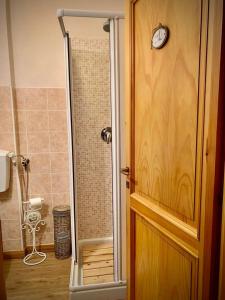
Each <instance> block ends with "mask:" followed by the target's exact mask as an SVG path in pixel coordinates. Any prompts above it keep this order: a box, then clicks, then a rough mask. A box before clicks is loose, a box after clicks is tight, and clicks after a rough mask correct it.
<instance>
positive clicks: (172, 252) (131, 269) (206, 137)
mask: <svg viewBox="0 0 225 300" xmlns="http://www.w3.org/2000/svg"><path fill="white" fill-rule="evenodd" d="M127 17H128V18H127V43H126V44H127V45H128V48H127V52H126V53H127V55H128V56H127V74H128V75H127V128H128V129H127V139H128V145H129V147H128V153H127V160H128V161H127V164H128V166H129V168H130V174H129V177H128V180H129V181H130V189H129V191H128V281H129V296H128V298H131V299H135V300H151V299H153V300H158V299H162V300H164V299H165V300H169V299H171V300H175V299H216V298H214V297H216V292H217V286H216V284H215V282H213V280H212V278H214V279H215V281H216V279H217V278H216V276H218V274H217V267H216V259H215V258H216V257H218V255H217V254H218V253H217V248H216V247H214V239H215V237H216V236H217V234H218V233H219V225H220V214H219V213H218V207H219V199H218V197H217V196H218V193H217V191H218V190H219V189H220V188H221V181H220V180H218V172H219V171H218V168H219V167H218V161H219V160H220V159H221V156H220V155H219V154H218V153H219V152H218V151H217V150H218V149H217V138H218V136H219V135H218V132H219V129H218V111H219V78H220V53H221V52H220V48H221V32H222V0H214V1H211V2H210V3H209V1H208V0H182V1H181V0H137V1H127ZM160 23H161V24H162V25H165V26H167V27H168V28H169V39H168V41H167V43H166V44H165V46H164V47H162V48H161V49H154V48H152V47H151V38H152V35H153V31H154V29H155V28H156V27H157V26H158V25H159V24H160ZM215 220H216V221H217V223H216V222H215ZM212 296H213V298H212Z"/></svg>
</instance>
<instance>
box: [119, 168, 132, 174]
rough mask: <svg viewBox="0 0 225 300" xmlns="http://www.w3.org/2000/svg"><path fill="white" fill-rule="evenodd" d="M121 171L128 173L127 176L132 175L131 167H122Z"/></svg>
mask: <svg viewBox="0 0 225 300" xmlns="http://www.w3.org/2000/svg"><path fill="white" fill-rule="evenodd" d="M120 172H121V174H123V175H126V176H129V175H130V169H129V167H125V168H122V169H121V170H120Z"/></svg>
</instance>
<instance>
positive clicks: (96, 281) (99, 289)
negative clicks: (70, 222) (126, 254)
mask: <svg viewBox="0 0 225 300" xmlns="http://www.w3.org/2000/svg"><path fill="white" fill-rule="evenodd" d="M79 254H80V260H79V264H77V263H76V262H75V260H74V259H73V260H72V263H71V273H70V275H71V277H70V300H90V299H92V300H125V299H126V282H125V281H119V282H116V281H114V268H113V265H114V258H113V243H112V238H109V239H107V240H103V241H100V240H93V241H91V242H90V241H88V242H82V241H81V242H80V243H79ZM100 256H101V257H100ZM103 256H104V257H106V258H105V259H103V258H102V257H103ZM99 259H101V261H99ZM100 264H101V265H100ZM92 267H93V268H92ZM103 269H104V270H106V271H104V272H103V273H102V272H100V271H101V270H103ZM93 271H94V272H93Z"/></svg>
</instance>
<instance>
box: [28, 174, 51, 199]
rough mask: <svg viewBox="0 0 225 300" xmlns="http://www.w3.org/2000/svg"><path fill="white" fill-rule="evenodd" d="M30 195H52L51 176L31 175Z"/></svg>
mask: <svg viewBox="0 0 225 300" xmlns="http://www.w3.org/2000/svg"><path fill="white" fill-rule="evenodd" d="M30 193H31V194H48V193H51V181H50V175H49V174H32V173H31V174H30Z"/></svg>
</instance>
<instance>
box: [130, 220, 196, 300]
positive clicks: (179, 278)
mask: <svg viewBox="0 0 225 300" xmlns="http://www.w3.org/2000/svg"><path fill="white" fill-rule="evenodd" d="M192 264H193V260H192V259H190V257H189V256H188V255H187V254H186V253H185V252H183V251H181V249H179V247H177V246H176V245H175V244H173V243H171V242H169V240H167V239H166V238H164V237H163V235H161V234H159V233H158V232H157V231H156V230H153V227H152V226H150V225H149V224H148V223H147V222H146V221H144V219H142V218H141V217H140V216H138V215H136V255H135V269H136V277H135V299H138V300H146V299H149V300H150V299H157V300H160V299H161V300H165V299H167V300H170V299H171V300H175V299H182V300H184V299H187V300H188V299H194V297H193V295H192V281H193V278H192V276H193V274H192ZM191 296H192V298H191Z"/></svg>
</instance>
